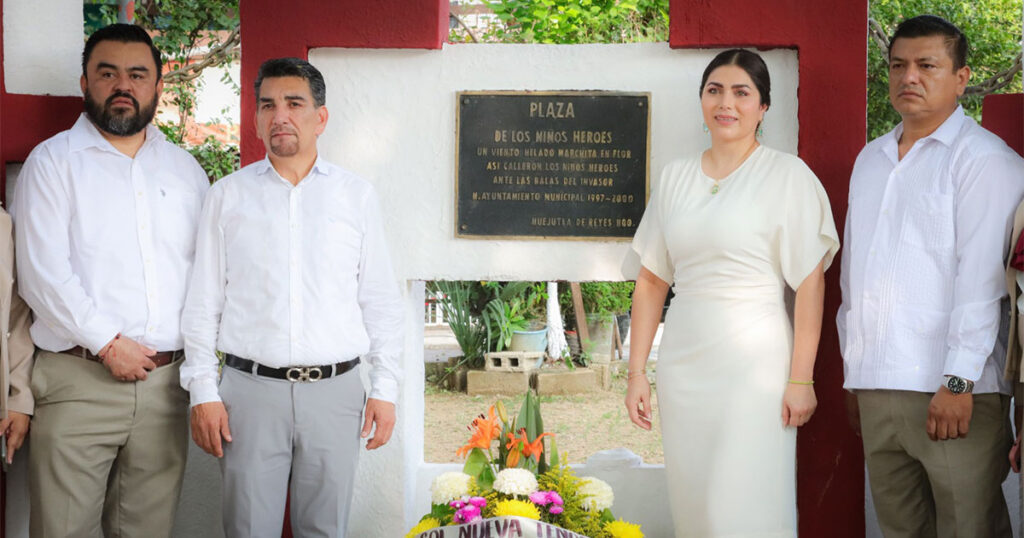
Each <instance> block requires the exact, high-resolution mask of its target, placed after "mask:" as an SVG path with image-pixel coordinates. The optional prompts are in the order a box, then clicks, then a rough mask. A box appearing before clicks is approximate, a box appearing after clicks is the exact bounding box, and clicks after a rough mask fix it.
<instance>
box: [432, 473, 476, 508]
mask: <svg viewBox="0 0 1024 538" xmlns="http://www.w3.org/2000/svg"><path fill="white" fill-rule="evenodd" d="M472 481H473V477H472V476H469V475H468V474H466V473H460V472H451V473H441V474H440V475H438V476H437V477H436V478H434V482H433V483H432V484H431V485H430V502H432V503H434V504H448V503H450V502H452V501H454V500H455V499H458V498H461V497H462V496H463V495H469V485H470V484H471V483H472Z"/></svg>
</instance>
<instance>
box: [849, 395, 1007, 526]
mask: <svg viewBox="0 0 1024 538" xmlns="http://www.w3.org/2000/svg"><path fill="white" fill-rule="evenodd" d="M932 396H933V394H931V393H923V392H910V391H899V390H859V391H857V402H858V404H859V407H860V422H861V434H862V436H863V439H864V458H865V460H866V461H867V464H868V475H869V478H870V480H871V496H872V498H874V501H875V511H876V512H877V513H878V523H879V525H880V526H881V528H882V533H883V534H884V535H885V536H886V538H911V537H914V538H916V537H921V538H926V537H935V536H940V537H949V538H953V537H958V538H967V537H972V538H973V537H978V538H981V537H985V538H1010V514H1009V511H1008V510H1007V507H1006V499H1005V498H1004V497H1003V490H1002V483H1003V480H1005V479H1006V474H1007V472H1008V471H1009V467H1010V463H1009V460H1008V459H1007V457H1006V456H1007V454H1008V453H1009V450H1010V444H1011V442H1012V440H1011V433H1010V432H1011V430H1010V419H1009V416H1010V415H1009V411H1010V398H1009V396H1004V395H1001V394H978V395H975V396H974V411H973V413H972V415H971V424H970V431H969V433H968V435H967V437H965V438H961V439H952V440H947V441H932V440H931V439H929V438H928V433H927V431H926V430H925V422H926V420H927V418H928V405H929V403H930V402H931V399H932Z"/></svg>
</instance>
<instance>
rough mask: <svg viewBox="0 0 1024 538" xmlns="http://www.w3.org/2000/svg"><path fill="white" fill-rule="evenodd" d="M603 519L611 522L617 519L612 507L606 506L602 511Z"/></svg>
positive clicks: (605, 521)
mask: <svg viewBox="0 0 1024 538" xmlns="http://www.w3.org/2000/svg"><path fill="white" fill-rule="evenodd" d="M601 521H602V522H604V523H611V522H612V521H615V516H613V515H612V510H611V508H605V509H604V511H602V512H601Z"/></svg>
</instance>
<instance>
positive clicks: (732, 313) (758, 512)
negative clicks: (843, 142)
mask: <svg viewBox="0 0 1024 538" xmlns="http://www.w3.org/2000/svg"><path fill="white" fill-rule="evenodd" d="M714 184H715V182H714V180H712V179H711V178H709V177H708V176H706V175H705V174H704V173H703V172H702V170H701V166H700V155H696V156H693V157H691V158H687V159H681V160H678V161H675V162H673V163H671V164H669V165H668V166H667V167H666V168H665V170H664V172H663V173H662V176H661V181H660V182H659V184H658V185H657V186H656V188H655V190H654V192H653V194H652V197H651V200H650V203H649V204H648V207H647V210H646V212H645V213H644V217H643V219H642V220H641V223H640V226H639V228H638V230H637V232H636V236H635V237H634V239H633V244H632V251H631V256H630V258H631V260H627V264H626V266H625V267H626V270H627V271H631V269H630V267H631V266H632V270H638V265H637V262H639V263H640V264H642V265H643V266H644V267H646V268H647V269H648V270H650V271H651V272H652V273H654V274H655V275H657V276H658V277H659V278H661V279H662V280H664V281H666V282H669V283H672V284H673V290H674V291H675V294H676V295H675V298H674V299H673V300H672V304H671V306H670V308H669V311H668V314H667V317H666V318H665V329H664V334H663V337H662V341H661V347H660V348H659V352H658V365H657V388H658V391H657V392H658V404H659V408H660V414H661V426H662V432H663V437H664V447H665V471H666V474H667V478H668V490H669V503H670V506H671V508H672V517H673V520H674V525H675V534H676V536H677V537H683V536H693V537H701V538H707V537H713V536H721V537H725V536H728V537H730V538H740V537H759V538H767V537H770V538H774V537H779V538H781V537H786V538H790V537H795V536H796V472H795V464H796V429H795V428H792V427H788V428H787V427H784V426H783V425H782V418H781V416H782V395H783V392H784V391H785V389H786V385H787V379H788V376H789V366H790V358H791V354H792V348H793V328H792V324H791V322H790V317H789V314H788V313H787V310H786V305H785V300H784V293H785V290H786V288H787V287H789V288H791V289H794V290H795V289H796V288H797V287H798V286H799V285H800V283H801V282H803V280H804V279H805V278H806V277H807V276H808V275H809V274H810V273H811V271H812V270H814V268H815V267H816V266H817V264H818V262H820V261H821V260H822V259H823V258H824V260H825V266H826V267H828V265H829V264H830V263H831V261H832V257H833V256H834V254H835V253H836V251H837V250H838V249H839V240H838V236H837V234H836V228H835V224H834V222H833V220H832V210H831V208H830V206H829V202H828V197H827V195H826V194H825V190H824V188H822V186H821V183H820V182H819V181H818V179H817V177H815V175H814V173H813V172H811V170H810V169H809V168H808V167H807V166H806V165H805V164H804V163H803V161H801V160H800V159H799V158H797V157H795V156H793V155H790V154H786V153H782V152H779V151H775V150H773V149H770V148H766V147H764V146H761V147H758V148H757V149H756V150H754V152H753V153H752V154H751V155H750V157H748V158H747V160H746V161H744V163H743V164H742V165H740V167H739V168H737V169H736V170H735V171H734V172H733V173H732V174H730V175H729V176H728V177H726V178H724V179H722V180H721V181H720V182H719V191H718V193H717V194H712V193H711V190H712V187H713V186H714Z"/></svg>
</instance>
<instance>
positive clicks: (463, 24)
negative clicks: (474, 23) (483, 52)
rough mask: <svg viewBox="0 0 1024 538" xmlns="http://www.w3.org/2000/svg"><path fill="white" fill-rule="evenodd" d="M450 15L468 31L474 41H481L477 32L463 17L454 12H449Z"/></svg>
mask: <svg viewBox="0 0 1024 538" xmlns="http://www.w3.org/2000/svg"><path fill="white" fill-rule="evenodd" d="M448 16H449V17H451V18H453V19H455V22H457V23H459V26H461V27H462V28H463V29H464V30H466V33H467V34H469V38H470V39H472V40H473V43H479V42H480V40H479V39H477V38H476V34H474V33H473V30H471V29H470V28H469V26H468V25H467V24H466V23H465V22H464V21H463V20H462V17H460V16H458V15H456V14H454V13H449V14H448Z"/></svg>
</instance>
